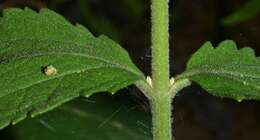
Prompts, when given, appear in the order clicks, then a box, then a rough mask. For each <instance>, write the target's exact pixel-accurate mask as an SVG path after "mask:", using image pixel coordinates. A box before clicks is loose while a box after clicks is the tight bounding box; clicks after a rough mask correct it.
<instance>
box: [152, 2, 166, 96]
mask: <svg viewBox="0 0 260 140" xmlns="http://www.w3.org/2000/svg"><path fill="white" fill-rule="evenodd" d="M151 12H152V79H153V87H154V93H156V94H166V93H167V91H168V89H169V77H170V75H169V31H168V28H169V27H168V26H169V14H168V12H169V8H168V0H152V6H151Z"/></svg>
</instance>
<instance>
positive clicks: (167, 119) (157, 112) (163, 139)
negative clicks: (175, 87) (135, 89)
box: [150, 96, 172, 140]
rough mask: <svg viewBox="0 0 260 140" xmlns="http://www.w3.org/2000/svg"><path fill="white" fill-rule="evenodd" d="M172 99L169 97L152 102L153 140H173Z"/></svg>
mask: <svg viewBox="0 0 260 140" xmlns="http://www.w3.org/2000/svg"><path fill="white" fill-rule="evenodd" d="M171 103H172V98H170V97H168V96H164V97H161V98H160V97H159V96H158V98H156V99H155V100H150V105H151V109H152V117H153V119H152V120H153V121H152V125H153V140H172V127H171V124H172V118H171V114H172V106H171Z"/></svg>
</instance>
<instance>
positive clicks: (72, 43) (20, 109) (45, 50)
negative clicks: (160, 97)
mask: <svg viewBox="0 0 260 140" xmlns="http://www.w3.org/2000/svg"><path fill="white" fill-rule="evenodd" d="M0 77H1V79H0V128H4V127H5V126H7V125H8V124H9V123H12V124H16V123H17V122H19V121H21V120H23V119H24V118H25V117H26V116H27V115H28V114H29V115H31V116H35V115H38V114H41V113H44V112H46V111H48V110H51V109H53V108H55V107H57V106H59V105H60V104H62V103H64V102H66V101H69V100H71V99H73V98H75V97H78V96H90V95H92V94H93V93H96V92H103V91H109V92H112V93H114V92H116V91H117V90H119V89H121V88H123V87H126V86H128V85H129V84H132V83H133V82H135V81H137V80H140V79H144V78H143V74H142V73H141V72H140V71H139V70H138V68H137V67H136V66H135V65H134V64H133V63H132V61H131V60H130V58H129V55H128V53H127V52H126V51H125V50H124V49H122V48H121V47H120V46H119V45H118V44H116V43H115V42H113V41H112V40H110V39H109V38H107V37H105V36H100V37H98V38H95V37H94V36H93V35H92V34H91V33H90V32H89V31H88V30H87V29H86V28H84V27H83V26H81V25H76V26H73V25H71V24H70V23H69V22H67V21H66V20H65V19H64V18H63V17H62V16H60V15H58V14H56V13H55V12H53V11H51V10H48V9H42V10H41V11H40V12H39V13H36V12H35V11H32V10H31V9H28V8H25V9H24V10H22V9H7V10H5V11H4V12H3V17H1V18H0Z"/></svg>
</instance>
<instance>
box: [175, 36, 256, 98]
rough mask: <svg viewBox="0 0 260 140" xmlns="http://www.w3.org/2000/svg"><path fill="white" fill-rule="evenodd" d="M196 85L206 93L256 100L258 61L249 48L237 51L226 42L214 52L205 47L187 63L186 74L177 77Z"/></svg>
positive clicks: (231, 42) (230, 43) (232, 44)
mask: <svg viewBox="0 0 260 140" xmlns="http://www.w3.org/2000/svg"><path fill="white" fill-rule="evenodd" d="M183 78H188V79H191V80H192V81H195V82H196V83H198V84H200V85H201V86H202V87H203V88H204V89H206V90H207V91H208V92H209V93H211V94H213V95H215V96H218V97H226V98H233V99H236V100H238V101H242V100H243V99H256V100H259V99H260V59H259V58H258V57H256V56H255V54H254V51H253V50H252V49H251V48H242V49H240V50H238V49H237V46H236V44H235V43H234V42H233V41H230V40H227V41H223V42H222V43H220V44H219V46H218V47H217V48H214V47H213V46H212V45H211V43H209V42H207V43H205V44H204V45H203V46H202V47H201V48H200V49H199V50H198V51H197V52H196V53H195V54H194V55H193V56H192V57H191V59H190V60H189V62H188V65H187V68H186V71H185V72H184V73H183V74H181V75H179V76H177V80H178V79H183Z"/></svg>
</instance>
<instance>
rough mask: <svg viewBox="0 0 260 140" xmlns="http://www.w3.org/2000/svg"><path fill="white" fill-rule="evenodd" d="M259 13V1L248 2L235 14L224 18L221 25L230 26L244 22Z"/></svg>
mask: <svg viewBox="0 0 260 140" xmlns="http://www.w3.org/2000/svg"><path fill="white" fill-rule="evenodd" d="M259 12H260V0H250V1H249V2H248V3H246V4H245V5H244V6H243V7H241V8H240V9H238V10H237V11H236V12H234V13H232V14H231V15H229V16H227V17H225V18H224V19H223V21H222V23H223V25H226V26H232V25H235V24H238V23H241V22H244V21H246V20H249V19H251V18H252V17H254V16H256V15H257V14H258V13H259Z"/></svg>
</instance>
